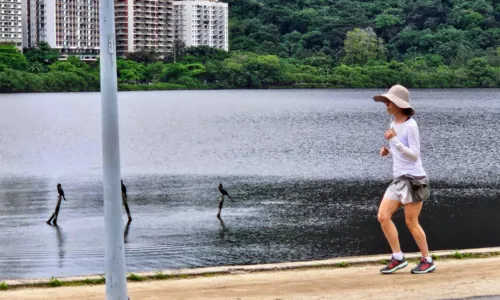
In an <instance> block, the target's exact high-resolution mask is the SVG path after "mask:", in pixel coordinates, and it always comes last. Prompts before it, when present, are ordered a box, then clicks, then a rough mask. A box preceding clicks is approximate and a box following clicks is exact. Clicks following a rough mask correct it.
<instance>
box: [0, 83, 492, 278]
mask: <svg viewBox="0 0 500 300" xmlns="http://www.w3.org/2000/svg"><path fill="white" fill-rule="evenodd" d="M379 92H383V90H314V91H311V90H293V91H286V90H279V91H203V92H197V91H175V92H140V93H135V92H131V93H122V94H120V95H119V105H120V131H121V132H120V134H121V136H120V139H121V158H122V175H123V179H124V182H125V184H126V185H127V188H128V191H129V206H130V209H131V211H132V216H133V218H134V220H133V222H132V223H131V225H130V226H128V227H125V228H124V229H125V230H124V231H125V232H124V234H125V240H126V256H127V269H128V271H144V270H157V269H165V268H183V267H199V266H215V265H234V264H254V263H266V262H282V261H300V260H310V259H323V258H331V257H337V256H346V255H360V254H375V253H386V252H388V251H389V249H388V246H387V244H386V242H385V240H384V237H383V234H382V232H381V230H380V227H379V225H378V224H377V220H376V212H377V205H378V202H379V201H380V197H381V195H382V194H383V192H384V189H385V187H386V186H387V182H388V180H389V179H390V177H391V164H390V160H387V159H382V158H380V157H378V149H379V148H380V146H382V145H383V144H384V142H385V141H384V138H383V132H384V130H385V129H386V128H387V126H388V124H389V122H390V119H389V117H388V116H387V114H386V113H385V108H384V106H383V105H381V104H378V103H374V102H373V101H372V100H371V97H372V96H373V95H374V94H375V93H379ZM498 92H499V90H415V91H413V93H412V97H413V98H412V101H413V102H414V107H415V108H416V110H417V111H418V115H417V116H416V120H417V122H418V124H419V126H420V133H421V143H422V152H423V154H422V155H423V162H424V167H425V168H426V170H427V172H428V174H429V177H430V179H431V182H432V190H433V193H432V196H431V199H430V200H429V201H428V203H426V205H425V206H424V211H423V213H422V217H421V220H422V224H423V226H424V227H425V229H426V231H427V236H428V239H429V244H430V246H431V249H434V250H437V249H456V248H469V247H484V246H500V227H498V225H497V224H499V223H500V214H498V211H500V197H499V194H500V192H499V189H498V187H499V186H498V174H499V169H500V168H499V161H500V160H499V159H498V149H500V142H499V138H498V137H499V133H498V132H499V130H500V122H499V121H498V120H499V117H500V101H499V100H498V96H497V95H498ZM100 126H101V125H100V95H99V94H94V93H93V94H84V93H80V94H29V95H28V94H21V95H5V94H2V95H0V128H1V129H2V130H1V131H0V166H1V169H0V203H1V204H2V205H1V206H0V228H2V234H1V235H0V279H5V278H34V277H50V276H67V275H79V274H92V273H102V272H103V270H104V220H103V199H102V184H101V177H102V170H101V127H100ZM59 182H60V183H62V185H63V188H64V189H65V192H66V196H67V199H68V201H67V202H64V201H63V203H62V206H61V211H60V215H59V227H54V226H49V225H47V224H45V221H46V220H47V219H48V218H49V217H50V215H51V214H52V212H53V210H54V206H55V204H56V201H57V192H56V188H55V187H56V184H57V183H59ZM219 182H222V183H224V185H225V186H226V188H227V190H228V191H229V193H230V194H231V195H232V196H233V198H234V202H231V201H228V200H226V202H225V203H224V210H223V212H222V222H220V221H219V220H218V219H216V218H215V215H216V213H217V201H218V192H217V184H218V183H219ZM395 220H396V223H397V225H398V226H401V227H400V228H401V232H400V236H401V240H402V245H403V249H404V250H405V251H416V250H417V248H416V246H415V245H414V243H413V241H412V239H411V236H410V235H409V233H408V231H407V229H405V228H404V218H403V213H402V212H398V213H397V216H396V218H395ZM123 221H124V224H125V222H126V215H125V213H124V215H123Z"/></svg>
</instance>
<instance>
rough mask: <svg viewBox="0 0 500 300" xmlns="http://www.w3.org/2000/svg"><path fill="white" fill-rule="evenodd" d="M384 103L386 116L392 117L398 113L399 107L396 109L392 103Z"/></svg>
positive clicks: (386, 101) (387, 101)
mask: <svg viewBox="0 0 500 300" xmlns="http://www.w3.org/2000/svg"><path fill="white" fill-rule="evenodd" d="M384 103H385V106H386V108H387V113H388V114H390V115H394V114H395V113H397V112H398V111H399V107H397V106H396V104H394V103H392V102H391V101H389V100H385V101H384Z"/></svg>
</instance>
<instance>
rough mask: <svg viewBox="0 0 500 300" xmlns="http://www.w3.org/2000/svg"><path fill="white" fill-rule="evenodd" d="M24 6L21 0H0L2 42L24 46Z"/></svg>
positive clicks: (19, 46) (0, 37) (0, 35)
mask: <svg viewBox="0 0 500 300" xmlns="http://www.w3.org/2000/svg"><path fill="white" fill-rule="evenodd" d="M22 15H23V8H22V3H21V0H0V42H8V43H13V44H15V45H16V46H17V47H18V48H19V49H22V47H23V17H22Z"/></svg>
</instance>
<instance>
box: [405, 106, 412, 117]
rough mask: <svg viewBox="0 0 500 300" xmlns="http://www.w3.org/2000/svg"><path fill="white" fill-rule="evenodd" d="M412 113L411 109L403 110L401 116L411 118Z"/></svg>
mask: <svg viewBox="0 0 500 300" xmlns="http://www.w3.org/2000/svg"><path fill="white" fill-rule="evenodd" d="M412 113H413V109H411V108H403V114H404V115H405V116H407V117H411V115H412Z"/></svg>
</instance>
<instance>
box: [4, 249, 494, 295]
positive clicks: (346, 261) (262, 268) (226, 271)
mask: <svg viewBox="0 0 500 300" xmlns="http://www.w3.org/2000/svg"><path fill="white" fill-rule="evenodd" d="M431 254H432V256H433V258H434V259H435V260H436V261H440V260H445V259H478V258H479V259H480V258H491V257H497V256H500V247H491V248H476V249H462V250H439V251H434V252H432V253H431ZM405 256H406V258H407V260H409V261H413V260H416V259H418V258H419V257H420V253H407V254H406V255H405ZM388 258H389V254H381V255H367V256H353V257H339V258H333V259H327V260H315V261H303V262H284V263H275V264H258V265H239V266H236V265H235V266H222V267H204V268H193V269H178V270H172V269H167V270H158V271H146V272H138V273H128V275H127V279H128V282H142V281H161V280H172V279H188V278H196V277H214V276H228V275H240V274H249V273H259V272H276V271H293V270H313V269H335V268H349V267H351V266H370V265H382V264H383V263H386V262H387V260H388ZM104 283H105V280H104V277H103V274H94V275H81V276H71V277H61V278H54V277H52V278H40V279H12V280H5V281H1V280H0V294H1V293H2V292H3V291H5V290H17V289H23V288H54V287H62V286H86V285H103V284H104ZM2 287H3V288H2Z"/></svg>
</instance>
